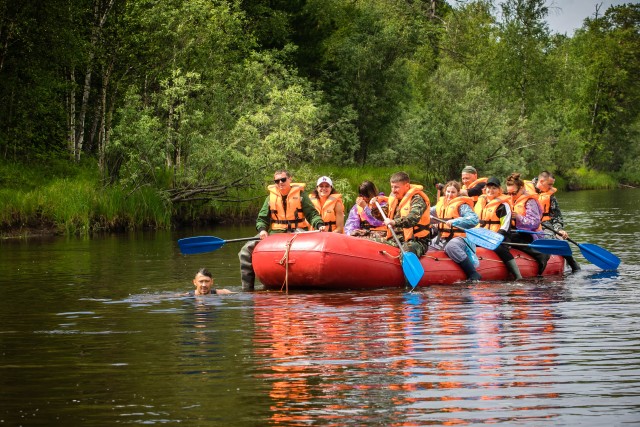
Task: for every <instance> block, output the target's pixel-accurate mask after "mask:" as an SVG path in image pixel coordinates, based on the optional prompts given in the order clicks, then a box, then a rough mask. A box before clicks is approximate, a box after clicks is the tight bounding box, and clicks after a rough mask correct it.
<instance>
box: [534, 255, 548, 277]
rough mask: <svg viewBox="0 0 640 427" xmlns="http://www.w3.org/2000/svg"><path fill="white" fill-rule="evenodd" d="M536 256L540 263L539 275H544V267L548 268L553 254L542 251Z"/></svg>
mask: <svg viewBox="0 0 640 427" xmlns="http://www.w3.org/2000/svg"><path fill="white" fill-rule="evenodd" d="M534 258H535V259H536V262H537V263H538V276H542V273H544V269H545V268H547V262H548V261H549V258H551V255H547V254H543V253H540V254H536V255H535V257H534Z"/></svg>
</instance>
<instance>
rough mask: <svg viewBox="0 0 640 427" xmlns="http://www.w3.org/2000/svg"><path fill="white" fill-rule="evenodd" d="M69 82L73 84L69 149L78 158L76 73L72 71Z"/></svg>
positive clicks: (69, 117) (70, 92)
mask: <svg viewBox="0 0 640 427" xmlns="http://www.w3.org/2000/svg"><path fill="white" fill-rule="evenodd" d="M69 81H70V82H71V90H70V91H69V101H68V102H69V109H68V111H69V115H68V119H67V125H68V127H67V131H68V134H69V136H68V141H67V142H68V144H67V146H68V148H69V153H70V154H71V157H72V158H74V159H75V157H76V72H75V69H73V68H72V69H71V72H70V73H69Z"/></svg>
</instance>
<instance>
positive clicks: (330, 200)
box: [309, 193, 342, 231]
mask: <svg viewBox="0 0 640 427" xmlns="http://www.w3.org/2000/svg"><path fill="white" fill-rule="evenodd" d="M309 199H310V200H311V203H313V206H315V208H316V210H317V211H318V212H319V213H320V215H321V216H322V221H323V222H324V225H325V226H326V227H328V229H327V230H328V231H333V230H335V229H336V205H337V204H338V203H342V194H338V193H333V194H329V196H328V197H327V200H325V201H324V205H321V204H320V199H319V198H317V197H316V195H315V194H309ZM311 229H313V227H311Z"/></svg>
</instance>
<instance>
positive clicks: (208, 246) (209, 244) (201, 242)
mask: <svg viewBox="0 0 640 427" xmlns="http://www.w3.org/2000/svg"><path fill="white" fill-rule="evenodd" d="M248 240H260V238H259V237H244V238H242V239H231V240H222V239H220V238H218V237H213V236H197V237H185V238H184V239H180V240H178V246H180V252H182V253H183V254H185V255H192V254H201V253H205V252H213V251H216V250H218V249H220V248H221V247H222V246H224V244H225V243H231V242H246V241H248Z"/></svg>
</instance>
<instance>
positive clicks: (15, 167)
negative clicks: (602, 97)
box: [0, 161, 640, 237]
mask: <svg viewBox="0 0 640 427" xmlns="http://www.w3.org/2000/svg"><path fill="white" fill-rule="evenodd" d="M96 169H97V168H96V167H95V165H93V164H88V163H87V164H82V165H79V166H75V165H71V164H69V163H67V162H65V161H47V162H46V165H44V164H39V165H24V164H8V163H0V236H2V237H11V236H28V235H33V234H68V235H73V234H79V235H88V234H91V233H93V232H98V231H122V230H134V229H166V228H170V227H172V226H177V225H179V224H186V223H189V224H192V223H198V222H200V223H211V222H242V221H250V220H252V219H253V218H254V217H255V214H256V213H257V211H258V210H259V208H260V206H261V205H262V202H263V201H264V197H265V194H266V193H265V190H264V187H266V185H268V184H269V183H270V179H271V175H270V174H269V175H267V176H265V181H264V187H262V188H260V187H258V188H256V189H255V190H254V191H253V193H249V194H243V197H242V198H243V200H245V201H244V202H239V203H234V202H216V201H213V202H209V203H203V204H200V205H180V206H174V205H172V204H171V203H170V202H169V201H168V199H167V198H166V197H163V196H162V193H161V192H158V191H156V190H155V189H153V188H150V187H143V188H139V189H136V190H135V191H131V190H129V189H123V188H121V187H119V186H104V185H102V184H101V180H100V177H99V176H98V174H97V173H96V172H95V171H96ZM397 170H405V171H407V172H408V173H409V174H410V175H411V178H412V180H413V181H415V182H418V183H421V184H423V185H424V186H425V190H426V192H427V193H428V194H429V195H430V196H432V197H433V195H434V194H433V184H434V183H435V182H436V181H437V179H436V177H434V176H432V175H430V174H428V173H426V172H425V171H422V170H419V169H418V168H416V167H413V166H402V167H393V168H391V167H367V168H360V167H337V166H319V165H313V166H307V167H305V168H302V169H299V170H297V171H295V173H294V180H295V181H297V182H306V183H308V185H309V186H313V185H314V184H315V181H316V179H317V178H318V177H319V176H322V175H328V176H330V177H331V178H332V179H333V180H334V186H335V187H336V188H337V190H338V191H339V192H341V193H342V194H343V196H344V199H345V204H346V205H347V206H350V205H351V204H352V203H353V202H354V200H355V197H356V194H355V193H356V191H357V186H358V185H359V184H360V183H361V182H362V181H363V180H365V179H370V180H372V181H374V182H376V183H378V185H379V187H380V188H379V189H380V190H381V191H384V192H385V193H387V194H388V193H389V183H388V180H389V176H390V175H391V174H392V173H393V172H395V171H397ZM636 178H640V177H636ZM441 181H443V180H441ZM620 181H622V182H631V183H633V182H638V181H640V179H636V180H633V179H629V177H619V176H611V175H607V174H603V173H597V172H594V171H589V170H576V171H573V172H572V173H571V174H569V175H568V176H567V177H560V178H559V179H558V180H557V181H556V184H557V186H558V187H559V188H566V187H568V188H571V189H594V188H616V187H617V186H618V185H619V182H620Z"/></svg>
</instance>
